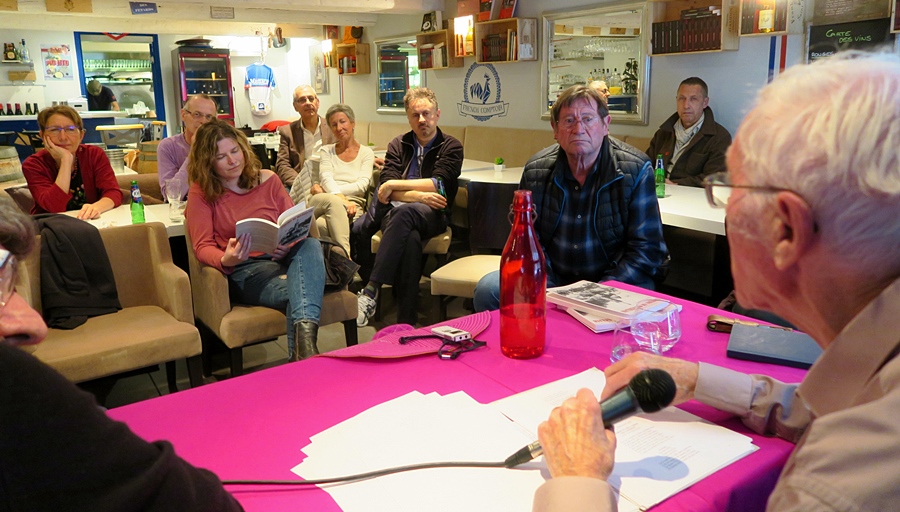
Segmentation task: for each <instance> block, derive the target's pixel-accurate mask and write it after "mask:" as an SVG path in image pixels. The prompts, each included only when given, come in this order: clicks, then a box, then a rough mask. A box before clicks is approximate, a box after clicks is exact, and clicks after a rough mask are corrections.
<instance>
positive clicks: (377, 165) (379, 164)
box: [374, 157, 384, 171]
mask: <svg viewBox="0 0 900 512" xmlns="http://www.w3.org/2000/svg"><path fill="white" fill-rule="evenodd" d="M374 165H375V168H376V169H378V170H379V171H380V170H382V169H384V158H381V157H378V158H376V159H375V162H374Z"/></svg>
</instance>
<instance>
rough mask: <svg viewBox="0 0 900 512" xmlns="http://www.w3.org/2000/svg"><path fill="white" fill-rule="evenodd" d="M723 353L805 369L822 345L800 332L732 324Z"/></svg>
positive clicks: (729, 355)
mask: <svg viewBox="0 0 900 512" xmlns="http://www.w3.org/2000/svg"><path fill="white" fill-rule="evenodd" d="M725 353H726V354H727V355H728V357H732V358H734V359H744V360H746V361H756V362H758V363H771V364H780V365H782V366H791V367H793V368H803V369H807V368H809V367H810V366H812V364H813V363H814V362H816V359H818V358H819V355H821V354H822V348H821V347H820V346H819V345H818V344H817V343H816V342H815V341H814V340H813V339H812V338H810V337H809V336H807V335H806V334H803V333H802V332H798V331H785V330H783V329H776V328H773V327H768V326H765V325H742V324H734V326H732V328H731V336H730V337H729V338H728V349H727V350H726V352H725Z"/></svg>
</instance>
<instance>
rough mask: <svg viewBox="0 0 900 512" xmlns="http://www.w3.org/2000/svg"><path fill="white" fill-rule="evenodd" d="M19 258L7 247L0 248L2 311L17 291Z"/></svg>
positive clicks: (0, 298) (0, 306) (0, 297)
mask: <svg viewBox="0 0 900 512" xmlns="http://www.w3.org/2000/svg"><path fill="white" fill-rule="evenodd" d="M18 268H19V260H18V259H16V257H15V256H13V254H12V253H11V252H9V251H7V250H6V249H0V312H2V311H3V310H4V309H5V308H6V305H7V304H8V303H9V301H10V300H11V299H12V296H13V294H14V293H15V292H16V275H17V274H18V272H17V271H18Z"/></svg>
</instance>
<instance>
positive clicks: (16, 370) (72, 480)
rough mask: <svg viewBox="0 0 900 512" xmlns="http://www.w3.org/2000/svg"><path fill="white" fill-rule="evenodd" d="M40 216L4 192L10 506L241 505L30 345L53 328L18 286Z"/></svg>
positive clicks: (0, 444) (3, 392) (1, 412)
mask: <svg viewBox="0 0 900 512" xmlns="http://www.w3.org/2000/svg"><path fill="white" fill-rule="evenodd" d="M34 242H35V236H34V222H33V221H32V220H31V219H30V218H29V217H28V216H27V215H25V214H23V213H22V212H20V211H18V208H16V206H15V204H14V203H13V202H12V201H11V200H10V199H9V198H0V482H3V485H0V503H2V508H3V510H28V511H32V512H39V511H51V510H92V511H109V512H113V511H115V512H118V511H127V510H146V511H168V510H196V511H209V512H212V511H216V512H218V511H238V510H241V506H240V505H239V504H238V503H237V501H235V499H234V498H233V497H232V496H231V495H230V494H228V492H226V491H225V490H224V489H223V488H222V483H221V482H220V481H219V479H218V478H217V477H216V475H214V474H213V473H211V472H209V471H206V470H203V469H198V468H195V467H193V466H191V465H190V464H189V463H187V462H186V461H184V459H182V458H181V457H179V456H178V455H177V454H176V453H175V450H174V449H173V448H172V445H171V444H170V443H168V442H166V441H156V442H154V443H148V442H146V441H144V440H143V439H141V438H139V437H138V436H137V435H135V434H134V433H133V432H131V430H129V429H128V427H126V426H125V425H123V424H122V423H119V422H115V421H112V420H111V419H109V417H107V416H106V413H105V411H104V410H103V409H102V408H100V407H98V406H97V402H96V401H95V400H94V397H93V396H92V395H90V394H88V393H85V392H84V391H81V390H80V389H78V388H77V387H76V386H75V385H74V384H72V383H71V382H69V381H68V380H66V378H65V377H63V376H62V375H60V374H59V373H57V372H56V371H55V370H53V369H52V368H50V367H49V366H47V365H45V364H44V363H42V362H41V361H39V360H37V359H36V358H35V357H33V356H32V355H30V354H29V353H28V350H27V349H28V348H29V346H31V345H34V344H37V343H40V342H41V341H43V339H44V337H45V336H46V335H47V326H46V325H45V324H44V321H43V320H42V319H41V316H40V314H39V313H38V312H36V311H35V310H33V309H31V308H30V307H29V306H28V303H26V302H25V300H24V299H23V298H22V297H20V296H19V295H17V294H16V292H15V284H16V266H17V260H18V259H19V258H24V257H25V256H27V255H28V253H29V252H30V251H31V250H32V248H33V246H34Z"/></svg>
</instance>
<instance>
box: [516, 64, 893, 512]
mask: <svg viewBox="0 0 900 512" xmlns="http://www.w3.org/2000/svg"><path fill="white" fill-rule="evenodd" d="M898 105H900V56H897V55H894V54H888V53H882V54H867V53H861V52H851V51H847V52H841V53H839V54H837V55H836V56H833V57H830V58H828V59H823V60H820V61H817V62H815V63H813V64H810V65H809V66H794V67H792V68H790V69H788V70H787V71H786V72H785V73H783V74H782V75H781V76H779V77H778V79H776V80H775V81H774V82H772V83H771V84H770V85H768V86H766V87H765V88H763V90H762V91H761V92H760V94H759V97H758V99H757V102H756V105H755V106H754V108H753V110H751V111H750V113H748V114H747V116H746V117H745V118H744V121H743V122H742V123H741V127H740V128H739V129H738V132H737V136H736V137H735V142H734V144H733V145H732V146H731V149H729V151H728V157H727V159H728V173H727V174H726V173H719V174H716V175H712V176H710V177H709V178H708V179H707V181H706V182H705V183H704V187H705V188H706V189H707V198H708V199H709V201H710V204H714V205H715V206H716V207H724V208H726V210H727V219H728V228H729V229H728V244H729V246H730V248H731V255H732V258H733V260H732V273H733V274H734V282H735V288H736V290H737V296H738V300H739V301H740V302H741V303H743V304H746V305H747V306H749V307H753V308H759V309H765V310H767V311H774V312H776V313H777V314H779V315H781V316H783V317H784V318H785V319H787V320H788V321H789V322H791V323H792V324H794V325H796V326H798V327H799V328H800V329H801V330H802V331H804V332H805V333H807V334H809V335H810V336H811V337H812V338H813V339H814V340H816V343H818V344H819V345H820V346H821V347H822V349H823V350H824V352H823V353H822V355H821V356H820V357H819V359H818V361H816V363H815V364H814V365H813V367H812V368H811V369H810V371H809V373H808V374H807V375H806V377H805V378H804V379H803V382H802V383H800V384H799V385H798V384H786V383H781V382H778V381H776V380H774V379H771V378H768V377H765V376H762V375H745V374H742V373H738V372H735V371H733V370H729V369H726V368H720V367H717V366H714V365H710V364H706V363H702V362H700V363H699V364H698V363H694V362H689V361H682V360H678V359H671V358H667V357H662V356H654V355H650V354H632V355H631V356H629V357H627V358H625V359H623V360H622V361H619V362H618V363H615V364H613V365H611V366H609V367H608V368H607V369H606V370H605V373H606V377H607V386H606V389H605V390H604V392H603V395H604V396H609V395H611V394H612V393H614V392H615V391H617V390H618V389H620V388H622V387H624V386H625V385H626V384H627V383H628V382H629V380H630V379H631V378H632V377H633V376H634V375H636V374H637V372H638V371H640V370H642V369H645V368H661V369H663V370H666V371H668V372H669V373H670V374H671V375H672V377H673V378H674V379H675V382H676V385H677V390H678V392H677V394H676V397H675V402H674V403H676V404H678V403H682V402H685V401H688V400H691V399H696V400H698V401H700V402H703V403H705V404H708V405H711V406H714V407H716V408H718V409H721V410H724V411H727V412H730V413H733V414H735V415H737V416H739V417H740V418H741V420H742V421H743V422H744V424H745V425H747V426H748V427H749V428H751V429H753V430H754V431H756V432H759V433H767V434H772V435H777V436H779V437H782V438H784V439H787V440H789V441H792V442H794V443H796V447H795V448H794V451H793V453H792V454H791V457H790V459H788V461H787V463H786V465H785V466H784V469H783V470H782V472H781V476H780V477H779V479H778V482H777V484H776V485H775V489H774V490H773V491H772V494H771V495H770V496H769V501H768V506H767V509H768V510H773V511H775V510H777V511H779V512H781V511H800V510H824V511H838V510H841V511H847V510H894V509H896V507H897V503H900V472H898V471H897V460H898V459H900V423H898V422H897V419H896V411H897V410H900V259H898V258H897V254H900V211H898V206H897V205H900V149H898V148H900V108H898ZM687 342H689V340H688V341H687ZM683 343H684V342H683ZM599 410H600V409H599V407H598V406H597V403H596V399H595V398H594V397H593V395H592V394H591V392H590V391H588V390H581V391H579V392H578V396H577V397H576V398H572V399H569V400H567V401H566V402H565V403H564V404H563V405H562V406H561V407H558V408H556V409H554V411H553V412H552V413H551V415H550V419H549V420H548V421H547V422H544V423H543V424H541V426H540V427H539V428H538V435H539V437H540V441H541V445H542V447H543V449H544V457H545V460H546V461H547V466H548V468H549V470H550V474H551V476H552V477H553V479H552V480H550V481H548V482H546V483H544V484H543V485H542V486H541V487H540V488H539V489H538V491H537V493H536V494H535V501H534V510H535V511H542V512H543V511H556V510H565V511H567V512H583V511H598V512H599V511H608V510H612V509H613V508H611V507H614V506H615V497H614V496H613V492H612V490H611V488H610V487H609V486H608V485H607V483H606V478H608V477H609V475H610V472H611V471H612V468H613V454H614V452H615V434H614V433H613V432H612V431H610V430H604V428H603V421H602V417H601V415H600V412H599Z"/></svg>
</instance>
